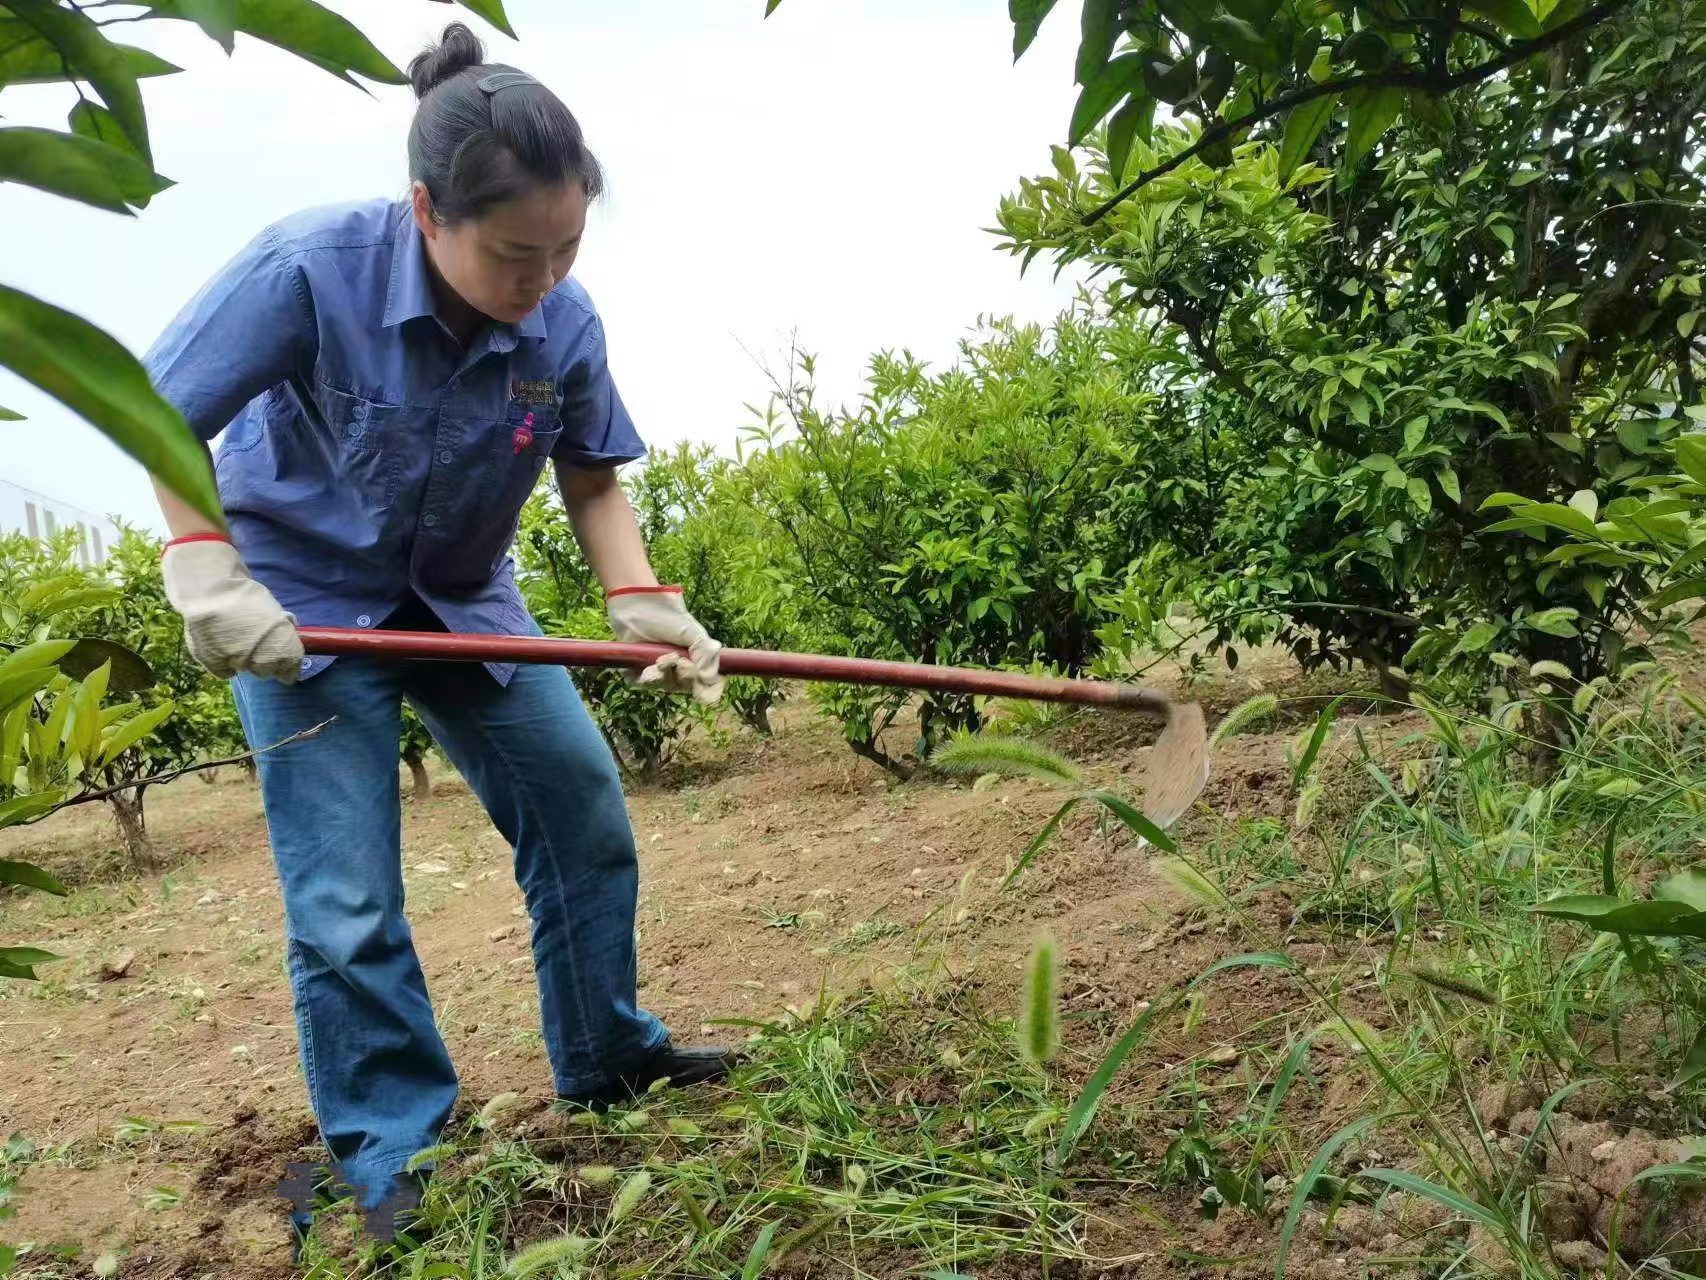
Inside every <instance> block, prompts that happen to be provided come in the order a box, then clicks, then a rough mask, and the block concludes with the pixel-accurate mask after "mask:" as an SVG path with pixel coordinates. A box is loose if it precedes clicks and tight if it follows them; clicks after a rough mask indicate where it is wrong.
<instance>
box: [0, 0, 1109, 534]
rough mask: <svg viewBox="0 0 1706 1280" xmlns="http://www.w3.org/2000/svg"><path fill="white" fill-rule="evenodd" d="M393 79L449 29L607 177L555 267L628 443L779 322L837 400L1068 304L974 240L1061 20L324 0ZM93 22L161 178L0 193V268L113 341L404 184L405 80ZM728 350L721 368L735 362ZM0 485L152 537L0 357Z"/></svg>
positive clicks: (35, 119) (701, 390)
mask: <svg viewBox="0 0 1706 1280" xmlns="http://www.w3.org/2000/svg"><path fill="white" fill-rule="evenodd" d="M331 3H332V7H334V8H337V9H338V10H339V11H341V12H343V13H344V14H346V15H347V16H349V17H350V18H352V19H353V20H354V21H355V22H356V23H357V24H358V25H359V26H360V27H361V28H362V29H363V30H365V31H366V32H368V34H369V35H371V36H372V37H373V38H374V39H375V41H376V42H377V43H378V44H379V46H380V47H381V48H382V49H384V50H385V52H386V53H387V54H388V55H389V56H390V57H391V58H392V60H393V61H395V62H396V63H398V65H403V64H404V63H406V62H407V60H408V58H409V57H410V56H412V55H413V54H414V53H415V52H417V51H418V50H419V48H420V47H421V46H422V45H423V44H424V43H425V42H427V41H428V40H430V39H431V38H432V37H433V36H434V35H435V34H436V32H437V30H438V29H439V28H440V27H442V25H443V24H444V23H445V22H446V21H448V20H450V19H451V18H453V17H467V18H468V20H469V22H470V25H472V26H474V27H475V29H476V30H477V31H479V33H480V34H481V36H482V38H484V39H486V41H487V47H488V57H489V58H490V59H491V60H494V61H498V60H507V61H510V62H513V63H514V64H516V65H518V66H521V67H523V68H525V69H526V70H528V71H530V72H532V73H533V74H535V75H537V76H538V77H539V78H541V79H542V80H544V81H546V82H547V83H548V84H550V85H551V86H552V87H553V88H554V89H555V90H556V91H557V92H558V94H559V95H560V96H561V97H562V98H563V99H564V101H565V102H567V103H568V105H569V107H570V109H571V110H573V111H574V112H575V114H576V115H577V116H578V117H579V118H580V120H581V123H582V125H583V127H584V129H585V131H586V134H587V138H588V141H589V142H590V144H591V145H592V147H593V149H594V151H595V152H596V153H597V154H598V155H599V157H600V159H601V160H602V161H603V162H604V165H605V167H606V169H607V171H608V174H609V194H608V196H607V198H606V200H605V202H604V203H603V204H602V206H601V207H599V209H598V210H597V211H596V212H595V213H594V215H593V219H592V223H591V226H590V228H589V231H588V234H587V239H586V242H585V245H584V247H583V248H582V250H581V255H580V259H579V261H578V262H577V263H576V266H575V272H576V274H577V275H578V276H579V278H580V279H581V280H582V281H583V283H584V284H585V285H586V287H587V288H588V289H589V290H590V292H591V294H592V297H593V300H594V302H595V303H596V304H597V306H598V308H599V310H600V312H601V313H602V314H603V316H604V318H605V322H606V326H607V328H608V331H609V339H610V346H611V365H612V369H613V371H614V374H615V377H616V379H617V383H618V386H619V387H620V389H621V391H622V394H623V397H624V399H625V400H626V401H627V403H628V406H629V408H630V410H631V411H632V413H633V415H634V418H635V420H636V422H637V423H638V424H639V427H640V431H641V434H642V436H644V437H645V438H646V440H647V441H648V443H650V444H652V445H654V446H657V445H662V444H667V443H670V442H672V441H675V440H681V439H694V440H703V441H708V442H711V443H713V444H716V445H717V446H718V447H720V448H728V447H730V446H731V445H732V443H733V441H734V439H735V436H736V433H737V432H738V430H739V428H740V427H741V426H742V425H743V424H744V423H746V422H747V421H749V420H750V415H749V414H748V413H747V411H746V409H745V408H744V406H745V405H746V404H750V403H756V402H759V401H761V400H762V399H763V398H764V395H765V387H766V383H765V378H764V374H763V372H762V370H761V369H760V368H759V367H758V365H757V364H756V363H755V361H754V356H755V355H756V356H757V357H759V358H761V359H767V360H770V361H772V362H775V361H776V360H777V358H778V357H779V356H780V354H781V353H782V352H783V351H784V350H785V347H786V343H787V340H788V335H789V334H790V332H793V331H797V332H798V334H799V336H800V339H801V341H802V343H803V344H804V345H805V346H806V347H807V348H808V349H809V350H812V351H815V352H817V353H818V355H819V357H820V361H821V363H820V366H819V384H820V387H821V388H822V391H823V393H824V394H825V395H826V396H827V397H828V398H832V399H835V400H844V399H848V398H851V397H852V396H855V395H856V394H857V392H858V390H859V384H860V379H861V377H862V376H863V370H864V363H865V360H866V358H867V356H868V355H869V354H870V353H871V352H872V351H875V350H878V349H882V348H895V349H898V348H902V347H909V348H911V349H912V350H913V351H914V352H915V353H916V354H918V355H919V356H921V357H923V358H925V359H928V360H932V361H938V362H940V361H947V360H950V359H951V358H952V357H953V355H954V351H955V344H956V343H957V342H958V340H959V339H960V338H961V337H962V336H964V334H965V333H966V332H967V330H968V328H969V327H970V326H971V325H972V324H973V323H974V322H975V321H976V319H977V317H978V316H979V315H980V314H997V315H1006V314H1011V315H1015V316H1017V317H1019V318H1020V319H1023V320H1047V319H1049V318H1050V317H1052V316H1053V315H1054V314H1055V313H1056V311H1058V310H1059V309H1060V307H1062V306H1063V305H1065V304H1066V303H1067V302H1068V301H1069V299H1070V294H1071V288H1070V285H1069V284H1067V283H1058V284H1057V283H1054V282H1053V281H1052V279H1051V273H1050V271H1049V270H1048V269H1047V268H1046V264H1042V263H1039V264H1038V265H1037V266H1036V267H1034V268H1033V271H1032V273H1031V275H1030V277H1029V278H1028V279H1025V280H1021V278H1020V276H1019V271H1018V261H1017V260H1016V259H1014V258H1012V257H1010V256H1008V255H1007V254H1004V253H1000V252H997V250H996V248H995V246H996V243H997V241H996V238H995V237H994V236H991V235H989V234H988V233H987V232H986V231H985V230H984V228H987V227H989V226H991V225H993V222H994V212H995V206H996V203H997V201H998V199H999V197H1000V196H1001V195H1002V194H1003V193H1005V192H1007V191H1009V190H1010V189H1012V188H1013V186H1014V185H1015V184H1016V182H1017V179H1018V178H1019V176H1020V175H1021V174H1029V173H1035V172H1039V171H1041V170H1043V169H1045V168H1046V167H1047V165H1048V147H1049V145H1050V144H1051V143H1054V142H1057V141H1059V140H1060V139H1061V137H1062V136H1063V135H1064V133H1065V130H1066V122H1067V118H1068V116H1069V114H1070V111H1071V106H1072V99H1073V89H1072V84H1071V80H1072V72H1071V55H1072V48H1073V45H1074V43H1075V41H1076V37H1077V30H1076V26H1077V24H1076V23H1075V22H1074V21H1072V17H1073V15H1072V13H1071V12H1070V11H1065V12H1063V13H1061V14H1057V15H1056V16H1055V18H1054V20H1053V21H1052V22H1050V23H1049V24H1047V25H1046V26H1045V27H1044V32H1043V36H1042V38H1041V39H1040V40H1039V41H1038V42H1037V44H1036V45H1034V46H1033V47H1032V49H1031V50H1030V51H1029V52H1028V53H1027V54H1026V56H1025V58H1024V60H1023V61H1022V62H1020V63H1019V64H1018V65H1017V66H1015V65H1014V64H1013V62H1012V57H1011V44H1010V41H1011V28H1010V26H1009V24H1008V21H1007V18H1006V9H1007V6H1006V4H1005V3H1004V0H786V3H784V4H783V5H782V7H781V8H780V9H779V10H778V11H777V12H776V14H775V15H774V16H773V17H771V18H770V19H769V20H767V21H762V20H761V17H760V15H761V14H762V12H763V8H764V5H763V0H648V3H645V4H633V3H628V2H627V0H508V4H507V8H508V11H509V13H510V16H511V19H512V21H513V23H514V25H515V27H516V30H517V31H518V33H519V34H520V37H521V39H520V42H519V43H516V42H512V41H510V40H509V39H507V38H506V37H504V36H502V35H501V34H499V33H497V32H495V31H492V30H491V29H490V28H486V27H484V26H483V25H482V24H480V23H479V22H478V20H477V19H473V18H471V17H468V15H467V13H466V11H465V10H461V9H452V8H451V7H449V6H448V5H443V4H432V3H427V2H426V0H331ZM117 34H122V35H123V37H124V38H126V39H128V40H132V41H133V42H137V43H142V42H146V43H147V44H148V45H149V46H150V47H151V48H153V49H155V50H156V51H157V52H159V53H160V54H162V55H163V56H165V57H167V58H169V59H170V60H171V61H173V62H175V63H177V64H178V65H180V66H183V67H185V68H186V72H185V73H184V74H182V75H177V76H170V77H166V78H163V79H158V80H150V81H145V82H144V94H145V97H146V100H147V106H148V113H149V123H150V128H151V132H152V136H153V140H154V154H155V165H156V167H157V168H158V169H159V170H160V171H161V172H162V173H164V174H165V175H166V176H168V177H170V178H172V179H174V180H175V181H176V182H177V184H178V185H177V186H175V187H173V188H172V189H171V190H169V191H167V192H165V193H164V194H163V195H161V196H159V197H157V198H156V199H155V200H154V202H153V203H152V204H151V205H150V207H149V208H148V209H146V210H144V211H143V212H142V214H141V215H140V216H139V217H137V218H123V217H119V216H116V215H113V214H106V213H101V212H99V211H96V210H92V209H87V208H84V207H83V206H80V205H75V204H72V203H70V202H68V201H65V200H59V199H54V198H51V197H48V196H45V195H41V194H39V193H36V192H33V191H29V190H27V189H25V188H21V187H18V186H15V185H0V227H3V228H4V229H5V234H4V237H3V239H0V245H3V246H4V247H3V251H0V252H3V257H0V281H4V282H5V283H7V284H10V285H14V286H19V287H22V288H25V289H28V290H30V291H32V292H34V293H37V294H39V295H41V296H42V297H45V298H47V299H48V300H49V301H52V302H55V303H57V304H59V305H61V306H64V307H68V308H71V309H72V310H75V311H77V312H79V313H80V314H82V315H84V316H86V317H88V318H89V319H91V320H93V321H94V322H96V323H97V324H99V325H101V326H102V327H104V328H106V329H107V330H108V331H110V332H111V333H113V334H114V335H115V336H116V337H118V338H119V340H120V341H122V342H124V343H126V344H127V345H128V346H129V347H130V348H131V349H132V350H133V351H135V352H137V353H138V354H140V353H141V352H142V351H143V350H145V349H146V348H147V346H148V345H149V343H151V342H152V341H153V339H154V338H155V337H156V335H158V333H159V332H160V330H161V329H162V328H164V327H165V325H166V324H167V323H168V322H169V321H170V320H171V318H172V316H173V315H174V314H175V312H176V311H177V310H178V308H179V307H180V306H182V304H183V303H184V302H185V301H186V300H187V299H188V298H189V296H190V295H191V294H192V293H193V292H194V291H195V290H196V289H197V288H198V287H199V286H200V285H201V283H202V282H203V280H204V279H205V278H206V277H207V276H208V275H209V274H210V273H212V272H213V271H214V270H216V269H217V268H218V267H219V266H220V265H221V264H222V263H223V262H224V261H225V260H226V259H227V258H228V257H229V256H230V255H231V254H232V253H234V252H235V251H236V250H237V249H238V248H239V247H240V246H241V245H243V244H244V243H245V242H246V241H247V240H248V239H249V238H250V237H252V236H253V235H254V234H255V233H256V232H257V231H258V230H259V229H260V228H261V226H263V225H264V224H265V223H266V222H267V221H268V220H270V219H272V218H275V217H277V216H279V215H282V214H285V213H288V212H291V211H293V210H296V209H299V208H303V207H307V206H311V205H316V204H324V203H329V202H334V201H340V200H347V199H357V198H363V197H368V196H375V195H401V194H402V193H403V192H404V191H405V189H406V186H407V180H408V179H407V171H406V165H405V159H404V140H405V135H406V133H407V129H408V123H409V116H410V111H411V109H412V107H413V95H412V94H411V93H410V91H409V90H407V89H406V88H375V89H374V96H373V97H369V96H367V95H365V94H363V93H361V92H360V91H358V90H356V89H353V88H350V87H349V86H348V85H345V84H341V83H339V82H338V81H336V80H334V79H332V78H331V77H329V76H327V75H326V74H325V73H323V72H320V71H318V70H316V69H315V68H313V67H311V66H310V65H308V64H306V63H303V62H300V61H297V60H295V59H291V58H289V57H287V56H285V55H283V54H281V53H279V52H277V51H276V50H273V49H272V48H271V47H269V46H267V45H264V44H260V43H258V42H255V41H251V40H248V39H247V38H245V37H242V36H239V37H238V44H237V50H236V55H235V57H233V58H231V59H229V60H227V59H226V57H225V55H224V53H223V52H222V51H221V50H220V49H219V48H218V46H216V45H214V44H213V43H212V42H211V41H209V40H207V39H206V38H205V37H204V36H202V35H201V34H200V32H199V31H198V30H196V29H195V28H194V27H191V26H189V25H188V24H183V23H167V22H150V23H145V24H138V25H136V26H129V27H120V28H118V29H117ZM74 100H75V99H74V98H70V99H68V98H67V97H65V95H64V93H63V92H62V91H61V90H58V89H48V88H44V89H10V90H8V91H7V92H6V96H5V113H6V116H7V120H8V123H16V124H25V123H44V124H55V125H57V124H61V123H62V122H63V119H64V112H65V110H66V109H67V107H68V106H69V105H70V102H72V101H74ZM749 353H750V354H749ZM0 405H5V406H7V407H10V408H12V409H16V410H18V411H19V412H22V413H25V414H27V415H28V417H29V420H28V421H27V422H23V423H5V424H0V478H5V479H9V480H12V481H14V482H16V483H18V484H21V485H25V486H27V487H29V488H32V489H36V490H39V491H41V492H44V493H47V494H50V495H52V496H54V497H56V498H59V499H61V500H62V501H65V502H69V503H72V504H74V505H76V506H79V507H83V508H86V509H91V510H94V511H97V512H101V513H113V514H118V515H120V516H123V517H124V518H126V519H130V520H136V521H140V522H143V523H146V524H150V525H152V526H153V527H155V528H159V527H160V526H159V523H158V516H157V513H156V512H155V509H154V506H153V502H152V497H151V494H150V491H149V488H148V485H147V482H146V479H145V477H144V476H143V474H142V472H141V470H140V469H139V468H138V467H137V466H136V465H135V464H134V463H132V462H131V461H130V460H129V459H128V458H127V457H126V456H125V455H123V454H121V453H119V452H118V451H117V450H116V449H114V448H113V447H112V446H110V445H109V444H107V442H106V440H105V439H104V437H102V436H101V435H100V434H99V433H97V432H96V431H95V430H93V429H92V428H90V427H88V426H86V425H84V424H83V423H82V422H80V421H79V420H78V419H77V418H76V417H75V416H74V415H72V414H70V413H69V412H67V411H65V410H63V409H61V408H60V407H59V406H58V405H57V404H55V403H54V402H53V401H51V400H50V399H48V398H47V397H46V396H44V395H42V394H41V393H39V392H37V391H36V390H35V389H34V388H33V387H31V386H29V385H28V384H25V383H23V382H21V381H20V380H19V379H17V378H16V377H14V376H12V375H11V374H9V373H8V372H6V371H5V370H0Z"/></svg>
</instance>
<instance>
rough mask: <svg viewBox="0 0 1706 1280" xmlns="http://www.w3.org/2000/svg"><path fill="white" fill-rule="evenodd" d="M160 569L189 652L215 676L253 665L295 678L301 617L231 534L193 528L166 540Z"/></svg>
mask: <svg viewBox="0 0 1706 1280" xmlns="http://www.w3.org/2000/svg"><path fill="white" fill-rule="evenodd" d="M160 572H161V575H162V576H163V577H164V579H165V584H166V598H167V599H168V600H170V601H171V602H172V607H173V608H174V609H176V610H177V611H178V613H179V614H181V615H182V616H183V619H184V636H185V641H186V642H187V644H188V645H189V651H190V655H191V656H192V657H194V658H195V660H196V661H197V662H199V663H201V665H202V666H204V667H206V668H207V669H208V670H209V671H210V672H212V673H213V674H214V675H215V676H218V677H219V678H220V679H222V680H228V679H230V678H231V677H232V676H234V675H236V674H237V673H238V672H240V671H248V672H252V673H253V674H255V675H258V676H270V677H272V678H273V679H274V680H280V681H283V682H284V683H285V684H292V683H294V682H295V680H296V678H297V677H298V676H299V675H300V674H301V673H302V653H303V651H302V639H301V637H300V636H298V635H297V634H296V619H295V618H293V617H291V616H290V615H289V614H288V613H286V612H285V611H284V608H283V606H281V605H280V604H279V602H278V601H277V600H275V599H274V598H273V594H272V592H270V591H268V590H267V589H266V588H265V587H263V586H262V585H261V584H260V583H258V582H256V581H255V580H254V579H253V578H251V577H250V576H249V571H248V570H247V569H245V568H244V567H243V561H242V559H241V558H240V557H239V556H238V555H237V548H236V547H234V546H232V545H231V543H230V542H229V541H228V540H227V539H226V538H224V537H223V536H221V535H220V534H217V533H194V534H190V535H188V536H187V537H182V538H176V539H174V540H173V541H171V542H168V543H167V544H166V554H165V556H164V558H163V559H162V561H161V564H160Z"/></svg>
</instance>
